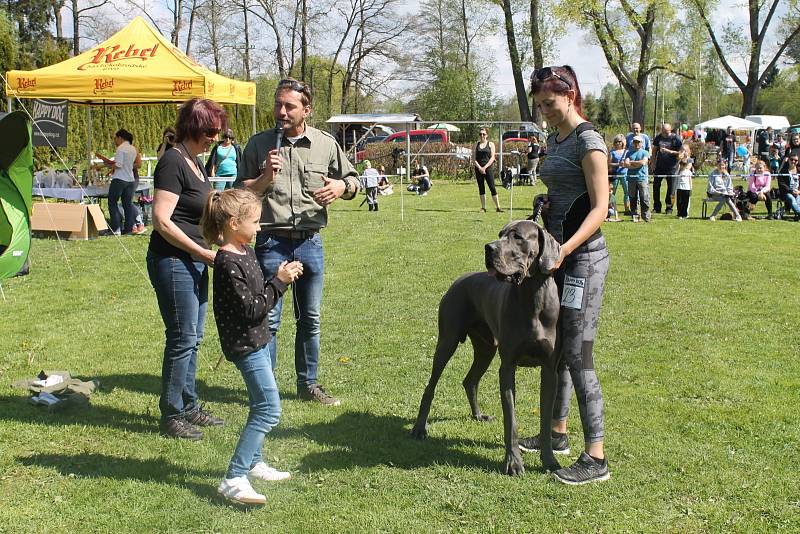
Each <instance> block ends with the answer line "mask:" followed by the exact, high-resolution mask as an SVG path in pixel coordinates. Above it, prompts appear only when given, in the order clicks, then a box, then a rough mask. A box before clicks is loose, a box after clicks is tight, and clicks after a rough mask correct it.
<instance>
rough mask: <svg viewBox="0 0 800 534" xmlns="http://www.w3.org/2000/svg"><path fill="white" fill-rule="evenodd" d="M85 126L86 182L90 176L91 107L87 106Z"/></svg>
mask: <svg viewBox="0 0 800 534" xmlns="http://www.w3.org/2000/svg"><path fill="white" fill-rule="evenodd" d="M86 125H87V132H86V142H87V144H88V145H89V152H88V156H87V160H86V163H87V166H86V179H87V180H88V179H89V177H90V176H91V174H92V105H91V104H88V105H87V106H86Z"/></svg>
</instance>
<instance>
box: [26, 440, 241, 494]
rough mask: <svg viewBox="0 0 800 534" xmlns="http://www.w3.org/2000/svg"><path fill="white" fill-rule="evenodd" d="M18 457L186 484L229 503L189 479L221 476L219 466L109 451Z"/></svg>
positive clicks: (84, 471) (76, 472)
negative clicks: (188, 465)
mask: <svg viewBox="0 0 800 534" xmlns="http://www.w3.org/2000/svg"><path fill="white" fill-rule="evenodd" d="M16 460H17V461H18V462H19V463H21V464H22V465H25V466H37V467H46V468H50V469H55V470H56V471H58V472H59V473H60V474H61V475H63V476H77V477H79V478H111V479H114V480H138V481H140V482H158V483H162V484H170V485H173V486H179V487H185V488H188V489H189V490H191V491H192V492H193V493H195V494H196V495H197V496H198V497H201V498H203V499H208V500H210V501H212V502H214V503H215V504H220V505H223V504H226V503H225V501H224V500H223V499H222V498H221V497H219V495H217V491H216V488H215V487H213V486H211V485H209V484H200V483H197V482H194V481H191V480H188V479H196V478H211V479H218V478H220V477H221V476H222V473H220V472H219V471H217V470H214V471H211V470H200V469H187V468H186V467H185V466H178V465H175V464H173V463H171V462H169V461H167V460H165V459H163V458H153V459H149V460H140V459H132V458H119V457H117V456H110V455H107V454H92V453H82V454H34V455H31V456H18V457H17V458H16Z"/></svg>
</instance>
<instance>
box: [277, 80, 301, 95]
mask: <svg viewBox="0 0 800 534" xmlns="http://www.w3.org/2000/svg"><path fill="white" fill-rule="evenodd" d="M278 88H279V89H291V90H292V91H297V92H298V93H302V92H303V91H307V90H308V86H307V85H306V84H304V83H303V82H300V81H297V80H291V79H283V80H281V81H279V82H278Z"/></svg>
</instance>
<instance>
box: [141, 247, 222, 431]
mask: <svg viewBox="0 0 800 534" xmlns="http://www.w3.org/2000/svg"><path fill="white" fill-rule="evenodd" d="M147 273H148V274H149V276H150V283H151V284H152V285H153V289H155V292H156V298H157V299H158V309H159V311H160V312H161V319H162V320H163V321H164V334H165V338H166V342H165V344H164V361H163V363H162V366H161V398H160V400H159V403H158V407H159V409H160V410H161V421H162V422H164V421H166V420H168V419H174V418H178V417H187V416H190V415H191V414H192V413H194V412H195V411H196V410H198V409H199V404H198V401H197V389H196V386H195V375H196V374H197V351H198V349H199V348H200V342H201V341H202V340H203V332H204V330H205V324H206V311H207V310H208V267H207V266H206V264H205V263H203V262H200V261H194V260H191V259H185V258H177V257H175V256H161V255H158V254H155V253H153V252H151V251H148V253H147Z"/></svg>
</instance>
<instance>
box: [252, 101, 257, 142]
mask: <svg viewBox="0 0 800 534" xmlns="http://www.w3.org/2000/svg"><path fill="white" fill-rule="evenodd" d="M252 112H253V135H255V134H257V133H258V129H257V127H256V105H255V104H253V109H252Z"/></svg>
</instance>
